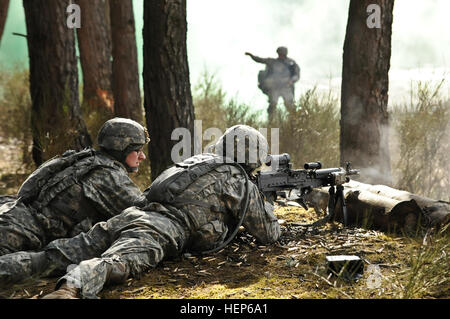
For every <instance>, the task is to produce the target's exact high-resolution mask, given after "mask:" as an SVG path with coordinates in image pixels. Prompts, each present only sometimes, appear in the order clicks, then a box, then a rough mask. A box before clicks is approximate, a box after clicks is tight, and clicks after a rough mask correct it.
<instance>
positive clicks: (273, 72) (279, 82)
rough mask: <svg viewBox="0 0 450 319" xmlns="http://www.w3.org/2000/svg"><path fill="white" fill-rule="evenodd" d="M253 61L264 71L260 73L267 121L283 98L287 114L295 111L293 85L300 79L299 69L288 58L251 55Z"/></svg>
mask: <svg viewBox="0 0 450 319" xmlns="http://www.w3.org/2000/svg"><path fill="white" fill-rule="evenodd" d="M251 58H252V59H253V61H255V62H258V63H263V64H265V65H266V69H265V70H264V71H261V73H260V76H261V77H263V78H264V79H260V80H261V82H260V85H261V87H260V88H261V89H262V90H263V92H264V93H265V94H267V96H268V97H269V108H268V113H269V119H270V118H271V117H272V115H273V112H274V111H275V109H276V106H277V103H278V99H279V98H280V97H282V98H283V101H284V105H285V107H286V109H287V110H288V111H289V112H292V111H294V110H295V105H294V95H295V93H294V83H295V82H296V81H298V80H299V79H300V67H299V66H298V65H297V63H296V62H295V61H294V60H292V59H290V58H287V57H286V58H276V59H274V58H261V57H258V56H255V55H251Z"/></svg>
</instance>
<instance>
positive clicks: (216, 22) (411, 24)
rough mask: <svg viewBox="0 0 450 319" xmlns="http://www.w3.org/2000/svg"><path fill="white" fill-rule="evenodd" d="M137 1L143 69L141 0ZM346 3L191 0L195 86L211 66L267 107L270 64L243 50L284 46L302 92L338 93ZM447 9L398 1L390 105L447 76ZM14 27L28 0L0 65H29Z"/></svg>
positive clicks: (230, 90)
mask: <svg viewBox="0 0 450 319" xmlns="http://www.w3.org/2000/svg"><path fill="white" fill-rule="evenodd" d="M133 4H134V9H135V19H136V35H137V42H138V43H137V45H138V55H139V56H138V59H139V68H140V70H141V72H142V47H143V41H142V27H143V0H134V3H133ZM348 5H349V1H342V0H341V1H336V0H321V1H314V0H246V1H238V0H228V1H223V0H194V1H192V0H191V1H187V19H188V43H187V47H188V59H189V68H190V75H191V84H192V85H195V84H196V83H197V82H198V80H199V78H200V76H201V74H202V73H203V72H204V71H205V70H208V71H209V72H210V73H214V74H215V77H216V79H217V80H219V81H220V83H221V84H222V87H223V88H224V90H225V92H227V94H228V96H229V97H236V98H237V99H238V101H239V102H242V103H246V104H249V105H251V106H252V107H253V108H254V109H255V110H256V109H258V110H259V109H264V110H265V109H266V107H267V98H266V96H265V95H263V94H262V92H261V91H260V90H259V89H258V88H257V83H256V82H257V81H256V78H257V73H258V71H259V70H261V69H263V67H264V65H262V64H258V63H255V62H253V61H252V60H251V59H250V58H249V57H248V56H245V55H244V52H246V51H249V52H251V53H253V54H255V55H258V56H261V57H276V53H275V50H276V48H277V47H278V46H281V45H282V46H286V47H288V49H289V54H288V55H289V56H290V57H291V58H293V59H294V60H296V61H297V63H298V64H299V65H300V68H301V78H300V81H299V82H298V83H297V85H296V95H297V96H298V95H299V94H300V93H301V92H304V91H305V90H307V89H309V88H312V87H313V86H315V85H317V87H318V88H319V89H320V90H326V91H328V90H329V88H331V89H332V90H333V93H335V94H336V95H337V96H339V93H340V84H341V83H340V82H341V78H340V76H341V69H342V48H343V44H344V37H345V28H346V24H347V14H348ZM448 12H450V1H447V0H428V1H423V0H396V2H395V5H394V23H393V34H392V57H391V69H390V73H389V77H390V90H389V96H390V97H389V102H390V104H391V105H392V104H394V103H400V102H402V101H403V100H409V89H410V87H411V81H418V80H422V81H426V80H440V79H442V78H444V77H445V78H447V77H448V74H449V71H450V65H449V63H450V34H449V32H448V31H449V30H450V20H449V19H448ZM12 32H18V33H23V34H25V33H26V27H25V17H24V12H23V6H22V1H14V0H13V1H11V3H10V8H9V13H8V18H7V23H6V26H5V30H4V34H3V38H2V41H1V44H0V65H1V66H2V67H10V66H12V65H14V63H19V64H25V65H28V54H27V45H26V39H25V38H23V37H19V36H14V35H12V34H11V33H12ZM80 70H81V69H80ZM141 87H142V79H141ZM446 87H448V86H447V85H446Z"/></svg>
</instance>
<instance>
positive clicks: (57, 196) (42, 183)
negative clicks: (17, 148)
mask: <svg viewBox="0 0 450 319" xmlns="http://www.w3.org/2000/svg"><path fill="white" fill-rule="evenodd" d="M82 152H85V153H86V154H88V155H86V156H85V157H83V158H78V160H77V161H75V162H74V163H71V165H68V166H67V167H62V170H61V171H59V172H51V173H50V172H49V173H48V174H47V173H45V174H40V172H41V171H42V170H44V169H48V166H46V165H45V163H44V164H43V165H42V166H41V167H40V168H38V169H37V170H36V171H35V172H34V173H33V174H32V175H33V176H34V177H36V178H29V179H27V180H26V181H25V182H24V185H22V187H21V191H20V192H19V195H20V196H17V197H11V196H7V197H4V196H2V198H3V199H2V200H0V205H1V206H0V255H4V254H8V253H12V252H15V251H20V250H39V249H42V248H43V247H44V246H45V245H46V244H47V243H49V242H50V241H52V240H54V239H56V238H61V237H72V236H75V235H77V234H78V233H80V232H82V231H87V230H89V229H90V228H91V227H92V225H94V224H95V223H97V222H99V221H103V220H107V219H108V218H110V217H112V216H114V215H117V214H119V213H120V212H122V210H124V209H125V208H127V207H130V206H143V205H145V203H146V199H145V197H144V196H143V194H142V192H141V191H140V190H139V188H138V187H137V186H136V185H135V184H134V183H133V181H132V180H131V179H130V178H129V177H128V174H127V171H126V169H125V167H124V166H123V165H122V164H121V163H119V162H118V161H116V160H113V159H112V158H111V157H109V156H107V155H105V154H103V153H101V152H98V151H94V150H84V151H82ZM71 154H72V155H73V154H74V153H71ZM57 160H58V159H53V161H57ZM56 166H58V165H56ZM56 166H55V167H56ZM60 168H61V167H60ZM41 177H43V178H41ZM27 190H30V191H27ZM31 190H38V191H37V192H34V193H33V192H32V191H31ZM2 202H3V204H1V203H2Z"/></svg>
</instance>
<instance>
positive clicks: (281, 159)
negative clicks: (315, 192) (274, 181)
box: [266, 153, 291, 168]
mask: <svg viewBox="0 0 450 319" xmlns="http://www.w3.org/2000/svg"><path fill="white" fill-rule="evenodd" d="M290 161H291V157H290V156H289V154H288V153H283V154H280V155H267V158H266V165H267V166H272V165H273V164H275V165H277V164H278V166H279V167H282V168H285V167H289V163H290Z"/></svg>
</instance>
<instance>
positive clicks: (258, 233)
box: [242, 182, 281, 244]
mask: <svg viewBox="0 0 450 319" xmlns="http://www.w3.org/2000/svg"><path fill="white" fill-rule="evenodd" d="M249 192H250V193H249V195H250V196H249V204H248V209H247V214H246V216H245V218H244V221H243V223H242V225H243V226H244V227H245V229H246V230H247V231H248V232H249V233H250V234H252V235H253V236H255V237H256V239H257V240H258V241H259V242H261V243H263V244H266V243H273V242H275V241H277V240H278V238H279V237H280V233H281V230H280V224H279V223H278V218H277V217H276V216H275V214H274V213H273V206H272V205H271V204H270V203H269V202H266V201H265V200H264V199H263V198H262V196H261V194H260V192H259V190H258V187H256V185H255V184H253V183H251V182H250V183H249Z"/></svg>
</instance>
